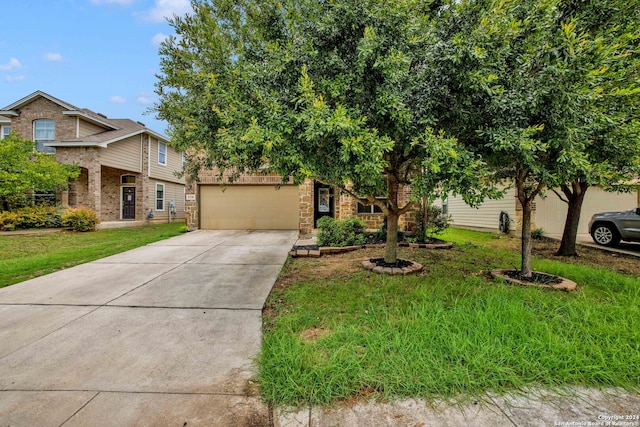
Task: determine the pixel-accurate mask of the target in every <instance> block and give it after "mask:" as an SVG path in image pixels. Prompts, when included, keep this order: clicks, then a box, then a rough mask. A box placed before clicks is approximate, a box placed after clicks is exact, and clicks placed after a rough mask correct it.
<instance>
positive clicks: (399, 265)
mask: <svg viewBox="0 0 640 427" xmlns="http://www.w3.org/2000/svg"><path fill="white" fill-rule="evenodd" d="M362 265H363V266H364V268H366V269H367V270H371V271H373V272H374V273H381V274H392V275H394V274H411V273H417V272H418V271H420V270H422V268H423V266H422V264H420V263H417V262H414V261H409V260H407V259H398V260H397V261H396V262H394V263H391V264H389V263H386V262H384V258H370V259H368V260H366V261H362Z"/></svg>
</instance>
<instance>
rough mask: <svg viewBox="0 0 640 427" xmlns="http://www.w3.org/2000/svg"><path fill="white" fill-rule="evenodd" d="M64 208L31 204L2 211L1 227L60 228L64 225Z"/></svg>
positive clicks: (0, 213) (14, 228) (13, 228)
mask: <svg viewBox="0 0 640 427" xmlns="http://www.w3.org/2000/svg"><path fill="white" fill-rule="evenodd" d="M61 217H62V208H59V207H58V208H56V207H53V206H30V207H26V208H21V209H16V210H13V211H4V212H0V229H2V230H7V231H10V230H16V229H26V228H59V227H61V226H62V219H61Z"/></svg>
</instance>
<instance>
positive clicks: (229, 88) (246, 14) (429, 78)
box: [155, 0, 487, 262]
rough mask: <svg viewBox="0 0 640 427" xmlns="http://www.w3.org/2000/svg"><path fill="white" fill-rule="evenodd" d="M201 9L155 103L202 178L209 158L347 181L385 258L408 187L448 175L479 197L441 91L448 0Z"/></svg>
mask: <svg viewBox="0 0 640 427" xmlns="http://www.w3.org/2000/svg"><path fill="white" fill-rule="evenodd" d="M192 5H193V10H194V12H193V14H192V15H188V16H185V17H183V18H180V17H176V18H174V19H173V20H172V22H171V23H172V25H173V27H174V28H175V31H176V37H173V38H170V39H168V40H167V41H166V42H165V43H164V44H163V45H162V47H161V49H160V54H161V57H162V59H161V74H160V75H159V76H158V78H159V82H158V83H157V88H156V90H157V93H158V94H159V95H160V101H159V103H158V104H157V105H156V106H155V111H156V112H157V113H158V116H159V117H160V118H162V119H166V120H167V121H168V122H169V124H170V126H169V133H170V135H171V137H172V140H173V142H174V143H175V144H177V145H178V147H179V148H181V149H185V150H189V149H191V152H192V153H194V155H193V158H192V160H193V161H192V162H191V165H193V166H194V168H192V169H191V174H192V175H193V176H197V175H195V174H197V171H198V169H199V168H201V167H206V168H211V167H214V168H217V169H218V170H219V171H223V170H232V171H234V172H235V173H237V174H239V173H242V172H247V171H249V172H250V171H255V170H260V169H266V170H271V171H275V172H278V173H279V174H280V175H282V176H283V177H285V178H286V177H289V176H291V177H293V178H294V180H295V181H296V182H300V181H302V180H303V179H305V178H312V179H316V180H319V181H322V182H325V183H329V184H332V185H335V186H338V187H340V188H342V189H343V191H346V192H348V193H350V194H351V195H353V196H354V197H356V198H357V199H359V200H360V201H362V202H364V203H371V204H377V205H378V206H380V208H381V209H382V210H383V212H384V213H385V214H386V215H387V218H388V224H389V226H388V235H387V242H388V245H387V254H386V255H385V259H386V260H387V261H389V262H392V261H395V241H396V231H397V221H398V217H399V215H401V214H403V213H404V212H406V211H407V210H408V209H409V208H410V207H411V205H406V206H401V205H399V201H398V191H399V188H400V186H402V185H408V184H413V185H414V188H415V189H416V194H420V193H421V192H427V191H431V190H433V189H436V188H440V187H439V185H440V184H439V183H441V182H444V181H446V182H447V184H446V185H447V189H449V190H452V191H454V192H458V193H461V194H463V196H464V197H465V198H467V199H468V200H469V201H470V202H477V201H478V200H480V199H482V197H483V196H484V194H485V192H486V189H484V188H483V184H484V181H483V180H482V179H480V178H481V177H482V176H484V175H486V173H487V170H486V168H485V164H484V163H483V162H482V161H481V160H480V159H475V160H474V161H466V160H469V159H470V153H469V152H468V150H467V149H465V147H464V146H463V145H461V144H459V143H458V142H457V140H456V139H455V138H452V137H451V135H449V134H447V127H446V126H445V125H447V124H448V123H447V122H448V120H449V119H448V117H449V114H450V111H449V108H448V106H447V105H445V104H443V102H446V101H447V99H446V98H445V97H440V96H438V95H439V92H440V91H441V88H442V87H443V86H442V84H441V81H440V80H441V79H442V76H443V75H445V76H446V75H448V73H450V72H451V71H452V70H451V69H450V68H449V69H443V68H442V67H445V66H446V67H449V64H448V63H443V62H442V61H441V60H440V56H439V54H440V52H439V49H438V46H439V45H440V44H441V43H440V41H441V34H440V33H439V31H438V22H439V19H440V16H441V15H442V14H445V13H446V12H447V7H444V6H443V4H442V3H441V2H439V1H422V0H398V1H393V2H388V1H382V0H344V1H343V0H340V1H338V0H331V1H317V0H302V1H294V0H285V1H270V0H266V1H243V0H211V1H204V0H199V1H194V2H192ZM420 100H423V102H419V101H420ZM425 100H426V101H425ZM418 106H419V108H418ZM463 164H464V167H460V166H461V165H463ZM425 172H426V175H425V174H424V173H425ZM425 176H428V177H429V178H424V177H425ZM454 184H460V185H454ZM462 184H464V185H462ZM381 195H384V196H386V200H384V201H381V200H379V199H377V198H376V197H377V196H381Z"/></svg>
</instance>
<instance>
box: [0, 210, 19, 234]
mask: <svg viewBox="0 0 640 427" xmlns="http://www.w3.org/2000/svg"><path fill="white" fill-rule="evenodd" d="M19 217H20V216H19V215H18V213H17V212H11V211H4V212H0V230H5V231H13V230H15V229H16V223H17V222H18V218H19Z"/></svg>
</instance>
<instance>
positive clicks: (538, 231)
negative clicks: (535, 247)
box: [531, 228, 544, 240]
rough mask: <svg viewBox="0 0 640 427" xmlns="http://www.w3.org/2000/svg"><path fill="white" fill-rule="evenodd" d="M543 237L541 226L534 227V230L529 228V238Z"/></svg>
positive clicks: (537, 238) (538, 238)
mask: <svg viewBox="0 0 640 427" xmlns="http://www.w3.org/2000/svg"><path fill="white" fill-rule="evenodd" d="M543 237H544V230H543V229H542V228H536V229H535V230H531V238H532V239H536V240H540V239H542V238H543Z"/></svg>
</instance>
